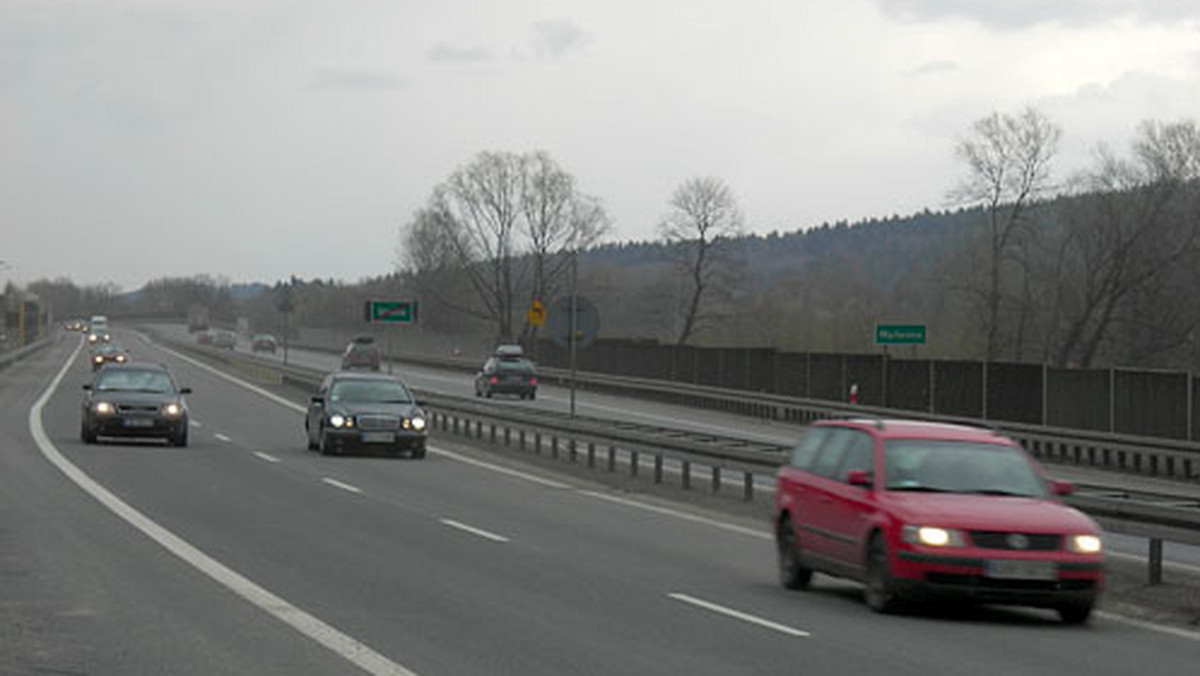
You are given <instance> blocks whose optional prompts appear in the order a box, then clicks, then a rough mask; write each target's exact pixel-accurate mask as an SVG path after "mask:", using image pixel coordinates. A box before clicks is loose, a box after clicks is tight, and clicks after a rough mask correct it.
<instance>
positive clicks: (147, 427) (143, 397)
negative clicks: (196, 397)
mask: <svg viewBox="0 0 1200 676" xmlns="http://www.w3.org/2000/svg"><path fill="white" fill-rule="evenodd" d="M83 389H84V391H85V393H84V397H83V403H82V420H81V422H80V438H82V439H83V442H84V443H85V444H94V443H96V441H97V440H98V439H99V438H100V437H150V438H162V439H166V440H167V442H168V443H170V444H173V445H175V446H187V443H188V408H187V403H186V402H185V401H184V399H183V395H185V394H191V393H192V390H191V388H187V387H182V388H181V387H177V386H176V384H175V378H174V377H173V376H172V375H171V372H170V371H169V370H168V369H167V367H165V366H162V365H159V364H148V363H145V364H127V365H111V366H108V367H106V368H103V369H101V370H100V371H99V372H97V373H96V375H95V377H94V378H93V379H92V382H90V383H88V384H87V385H84V386H83Z"/></svg>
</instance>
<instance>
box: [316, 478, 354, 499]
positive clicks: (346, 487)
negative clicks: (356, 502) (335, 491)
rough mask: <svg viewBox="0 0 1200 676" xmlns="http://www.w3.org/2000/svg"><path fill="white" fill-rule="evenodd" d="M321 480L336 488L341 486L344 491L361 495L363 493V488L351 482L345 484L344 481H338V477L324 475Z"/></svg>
mask: <svg viewBox="0 0 1200 676" xmlns="http://www.w3.org/2000/svg"><path fill="white" fill-rule="evenodd" d="M321 481H323V482H325V483H327V484H329V485H330V486H333V487H334V488H340V489H342V490H344V491H350V492H351V493H357V494H359V495H362V489H361V488H359V487H357V486H351V485H350V484H344V483H342V482H340V481H338V480H337V479H330V478H329V477H324V478H323V479H321Z"/></svg>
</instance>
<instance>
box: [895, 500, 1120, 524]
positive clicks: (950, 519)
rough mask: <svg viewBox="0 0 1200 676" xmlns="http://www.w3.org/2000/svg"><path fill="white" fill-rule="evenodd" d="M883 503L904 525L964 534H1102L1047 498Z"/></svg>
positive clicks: (1083, 518)
mask: <svg viewBox="0 0 1200 676" xmlns="http://www.w3.org/2000/svg"><path fill="white" fill-rule="evenodd" d="M884 500H886V501H887V503H888V504H889V506H890V507H891V511H892V512H893V513H894V514H896V516H898V517H899V518H900V519H901V520H902V521H904V522H905V523H912V524H928V525H937V526H943V527H946V528H958V529H961V530H996V531H1018V530H1019V531H1021V532H1026V533H1068V532H1071V533H1091V532H1099V530H1100V529H1099V528H1098V527H1097V526H1096V523H1095V522H1094V521H1092V520H1091V519H1090V518H1089V517H1088V516H1086V515H1085V514H1083V512H1080V511H1079V510H1077V509H1075V508H1073V507H1068V506H1067V505H1064V504H1062V503H1061V502H1057V501H1055V500H1049V499H1044V498H1019V497H1008V496H992V495H964V494H949V493H946V494H942V493H887V494H886V497H885V498H884Z"/></svg>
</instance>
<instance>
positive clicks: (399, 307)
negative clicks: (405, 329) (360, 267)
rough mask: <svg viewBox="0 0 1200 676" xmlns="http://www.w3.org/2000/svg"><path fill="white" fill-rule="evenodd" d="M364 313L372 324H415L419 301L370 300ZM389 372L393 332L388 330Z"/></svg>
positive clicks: (389, 370)
mask: <svg viewBox="0 0 1200 676" xmlns="http://www.w3.org/2000/svg"><path fill="white" fill-rule="evenodd" d="M363 314H364V317H365V319H366V320H367V322H368V323H371V324H387V325H394V324H415V323H416V322H417V301H415V300H369V301H367V303H366V306H365V307H364V308H363ZM387 363H388V373H392V368H393V367H392V332H391V331H388V332H387Z"/></svg>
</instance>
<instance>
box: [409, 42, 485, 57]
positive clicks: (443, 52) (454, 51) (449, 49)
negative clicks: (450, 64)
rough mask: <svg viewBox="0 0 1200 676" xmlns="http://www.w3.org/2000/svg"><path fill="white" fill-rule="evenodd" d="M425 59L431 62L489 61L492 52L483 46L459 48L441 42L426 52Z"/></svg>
mask: <svg viewBox="0 0 1200 676" xmlns="http://www.w3.org/2000/svg"><path fill="white" fill-rule="evenodd" d="M425 57H426V58H428V59H429V60H430V61H488V60H490V59H491V58H492V52H491V50H490V49H488V48H487V47H483V46H481V45H476V46H474V47H459V46H457V45H452V44H449V43H446V42H439V43H437V44H436V45H434V46H432V47H430V48H429V51H427V52H425Z"/></svg>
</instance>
